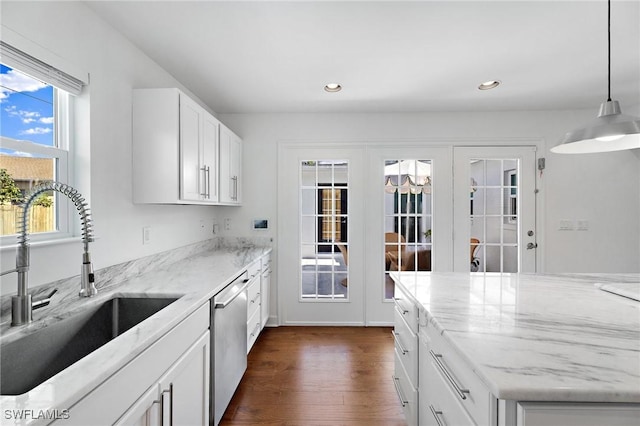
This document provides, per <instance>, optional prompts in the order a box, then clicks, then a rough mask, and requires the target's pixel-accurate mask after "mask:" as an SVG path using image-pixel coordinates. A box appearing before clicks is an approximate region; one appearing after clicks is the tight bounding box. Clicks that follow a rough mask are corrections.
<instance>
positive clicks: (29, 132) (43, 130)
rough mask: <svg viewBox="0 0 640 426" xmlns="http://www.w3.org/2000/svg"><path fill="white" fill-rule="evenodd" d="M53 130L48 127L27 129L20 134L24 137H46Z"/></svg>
mask: <svg viewBox="0 0 640 426" xmlns="http://www.w3.org/2000/svg"><path fill="white" fill-rule="evenodd" d="M52 131H53V130H52V129H50V128H47V127H34V128H32V129H27V130H24V131H22V132H20V134H22V135H46V134H47V133H51V132H52Z"/></svg>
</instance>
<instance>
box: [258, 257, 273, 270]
mask: <svg viewBox="0 0 640 426" xmlns="http://www.w3.org/2000/svg"><path fill="white" fill-rule="evenodd" d="M260 262H261V269H262V272H264V271H267V270H269V269H271V253H269V254H265V255H264V256H262V258H261V259H260Z"/></svg>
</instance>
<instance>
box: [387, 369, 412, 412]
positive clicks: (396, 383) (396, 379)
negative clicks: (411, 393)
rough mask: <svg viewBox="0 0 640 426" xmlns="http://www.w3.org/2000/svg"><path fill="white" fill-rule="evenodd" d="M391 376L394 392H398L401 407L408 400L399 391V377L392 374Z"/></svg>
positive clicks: (404, 405) (405, 404)
mask: <svg viewBox="0 0 640 426" xmlns="http://www.w3.org/2000/svg"><path fill="white" fill-rule="evenodd" d="M391 378H392V379H393V385H394V386H395V387H396V393H397V394H398V399H399V400H400V404H402V406H403V407H406V406H407V404H408V403H409V401H407V400H406V398H405V397H404V396H402V392H401V391H400V379H399V378H397V377H396V376H394V375H392V376H391Z"/></svg>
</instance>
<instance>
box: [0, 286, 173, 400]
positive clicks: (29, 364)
mask: <svg viewBox="0 0 640 426" xmlns="http://www.w3.org/2000/svg"><path fill="white" fill-rule="evenodd" d="M176 300H177V298H146V297H115V298H113V299H109V300H107V301H106V302H104V303H102V304H101V305H98V306H97V307H96V308H94V309H90V310H87V311H86V312H81V313H79V314H77V315H74V316H72V317H70V318H66V319H64V320H62V321H59V322H57V323H54V324H51V325H50V326H48V327H45V328H42V329H40V330H38V331H36V332H34V333H32V334H29V335H26V336H24V337H22V338H20V339H18V340H16V341H13V342H8V343H6V344H3V345H2V347H0V359H1V360H0V394H2V395H20V394H22V393H25V392H27V391H29V390H31V389H33V388H34V387H36V386H38V385H39V384H41V383H42V382H44V381H45V380H47V379H49V378H51V377H53V376H54V375H56V374H57V373H59V372H60V371H62V370H64V369H65V368H67V367H69V366H70V365H71V364H73V363H75V362H76V361H78V360H80V359H81V358H83V357H85V356H87V355H88V354H90V353H91V352H93V351H95V350H96V349H98V348H100V347H101V346H103V345H104V344H106V343H108V342H109V341H111V340H113V339H115V338H116V337H117V336H119V335H120V334H122V333H124V332H125V331H127V330H129V329H130V328H132V327H134V326H135V325H137V324H139V323H140V322H142V321H144V320H145V319H147V318H149V317H150V316H151V315H153V314H155V313H156V312H158V311H160V310H161V309H163V308H165V307H166V306H168V305H169V304H171V303H172V302H174V301H176Z"/></svg>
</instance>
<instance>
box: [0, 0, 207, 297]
mask: <svg viewBox="0 0 640 426" xmlns="http://www.w3.org/2000/svg"><path fill="white" fill-rule="evenodd" d="M1 23H2V25H3V26H5V27H7V28H9V29H11V30H13V31H14V32H16V33H18V34H19V35H21V36H22V37H23V38H25V39H27V40H29V41H30V42H33V43H35V44H37V45H39V46H40V47H42V49H46V50H48V51H51V52H52V53H53V54H54V55H57V56H59V57H61V58H63V59H64V60H65V61H67V62H69V63H71V64H74V65H75V66H77V67H79V68H81V69H83V70H84V71H86V72H88V73H90V79H91V81H90V85H89V90H88V91H87V92H86V93H85V94H84V95H83V96H82V97H81V99H79V102H78V104H79V108H80V113H81V114H82V116H83V117H86V118H85V119H84V120H82V122H81V123H78V125H79V127H80V128H84V129H86V137H84V138H81V140H80V141H78V142H79V143H80V144H81V146H80V148H81V151H82V152H83V155H81V157H84V159H85V161H90V169H91V173H90V177H88V176H86V174H85V175H82V173H81V174H80V176H78V179H77V182H76V184H77V186H79V187H82V188H83V192H84V191H85V189H86V187H88V185H87V182H90V200H91V211H92V213H93V219H94V224H95V233H96V235H97V238H98V240H97V241H96V242H95V243H93V244H92V245H91V247H90V249H91V252H92V257H93V262H94V267H95V268H96V269H97V268H102V267H105V266H109V265H113V264H117V263H120V262H123V261H127V260H131V259H135V258H139V257H142V256H146V255H149V254H153V253H157V252H161V251H165V250H168V249H171V248H175V247H180V246H184V245H187V244H191V243H194V242H197V241H201V240H205V239H208V238H211V237H212V233H211V224H212V222H213V218H214V216H215V214H216V207H201V206H152V205H134V204H132V201H131V199H132V196H131V194H132V183H131V175H132V171H131V170H132V169H131V91H132V89H133V88H138V87H180V88H182V89H183V90H184V89H185V88H184V87H182V86H181V85H180V84H179V83H178V82H177V81H176V80H175V79H174V78H173V77H172V76H171V75H169V74H168V73H167V72H166V71H164V70H163V69H162V68H160V67H159V66H158V65H157V64H156V63H154V62H153V61H151V60H150V59H149V58H148V57H146V56H145V55H143V54H142V53H141V52H140V51H139V50H138V49H137V48H136V47H135V46H133V45H132V44H131V43H130V42H129V41H127V40H126V39H125V38H123V37H122V36H121V35H120V34H119V33H117V32H116V31H114V30H113V29H112V28H111V27H110V26H108V25H107V24H105V23H104V22H103V21H102V20H101V19H100V18H99V17H97V16H96V15H95V14H94V13H93V11H91V10H90V9H88V8H87V7H86V6H85V5H84V4H82V3H79V2H73V3H72V2H2V22H1ZM187 92H188V91H187ZM89 100H90V109H89V108H88V105H89V102H88V101H89ZM87 121H88V122H87ZM89 152H90V157H89ZM79 161H82V158H80V159H79ZM202 223H203V224H204V225H205V228H201V224H202ZM143 226H150V227H151V231H152V235H151V243H150V244H148V245H142V227H143ZM81 253H82V248H81V244H80V243H79V242H74V243H69V244H63V245H55V246H47V247H37V246H33V247H32V250H31V270H30V285H31V286H33V285H37V284H42V283H46V282H50V281H52V280H56V279H60V278H66V277H70V276H73V275H77V274H78V273H79V272H80V265H81ZM14 266H15V255H14V251H13V250H11V249H5V250H2V270H6V269H11V268H13V267H14ZM15 286H16V284H15V274H11V275H8V276H5V277H3V281H2V290H3V293H5V292H15Z"/></svg>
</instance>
